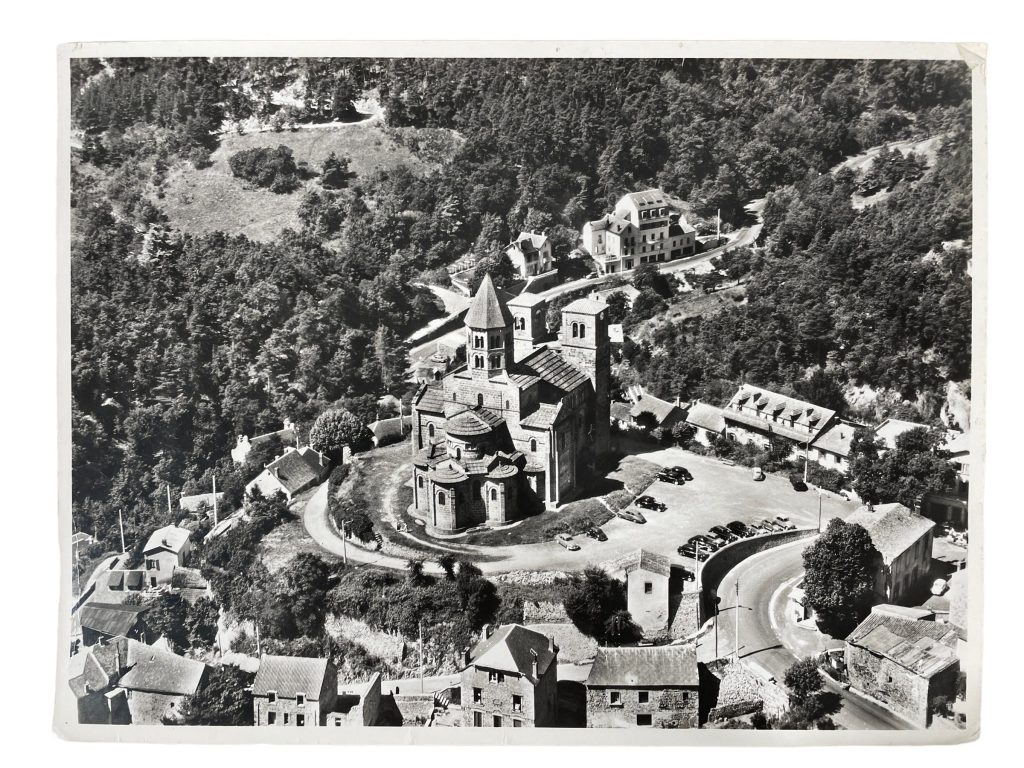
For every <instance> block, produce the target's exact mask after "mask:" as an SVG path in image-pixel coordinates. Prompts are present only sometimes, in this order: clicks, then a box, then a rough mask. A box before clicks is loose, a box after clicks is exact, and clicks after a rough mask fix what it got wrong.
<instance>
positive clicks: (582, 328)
mask: <svg viewBox="0 0 1024 768" xmlns="http://www.w3.org/2000/svg"><path fill="white" fill-rule="evenodd" d="M580 338H581V339H585V338H587V326H585V325H584V324H583V323H580Z"/></svg>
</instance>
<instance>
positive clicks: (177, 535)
mask: <svg viewBox="0 0 1024 768" xmlns="http://www.w3.org/2000/svg"><path fill="white" fill-rule="evenodd" d="M191 536H192V531H189V530H187V529H185V528H179V527H178V526H176V525H165V526H164V527H163V528H157V529H156V530H155V531H153V533H152V534H150V537H149V540H148V541H147V542H146V548H145V550H143V551H144V553H145V554H147V555H148V554H149V553H150V552H156V551H157V550H159V549H166V550H167V551H168V552H174V553H175V554H177V553H178V552H181V549H182V547H184V546H185V543H186V542H187V541H188V540H189V538H191Z"/></svg>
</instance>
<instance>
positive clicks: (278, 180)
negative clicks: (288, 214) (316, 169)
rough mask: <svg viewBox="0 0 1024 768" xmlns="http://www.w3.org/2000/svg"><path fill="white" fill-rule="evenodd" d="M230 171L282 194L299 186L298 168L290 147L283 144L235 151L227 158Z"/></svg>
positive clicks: (259, 185) (258, 185)
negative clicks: (272, 147) (275, 146)
mask: <svg viewBox="0 0 1024 768" xmlns="http://www.w3.org/2000/svg"><path fill="white" fill-rule="evenodd" d="M228 164H229V165H230V166H231V173H232V174H234V175H235V176H236V177H238V178H240V179H245V180H246V181H248V182H250V183H251V184H255V185H256V186H257V187H264V188H266V189H269V190H270V191H271V192H275V193H278V194H282V193H285V192H291V191H293V190H295V189H297V188H298V186H299V168H298V166H297V165H296V164H295V157H294V155H293V154H292V151H291V149H289V148H288V147H286V146H284V145H283V144H282V145H280V146H278V147H277V149H271V148H269V147H255V148H253V149H243V150H242V151H241V152H236V153H235V154H233V155H232V156H231V159H230V160H228Z"/></svg>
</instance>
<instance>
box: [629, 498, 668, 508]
mask: <svg viewBox="0 0 1024 768" xmlns="http://www.w3.org/2000/svg"><path fill="white" fill-rule="evenodd" d="M633 503H634V504H636V505H637V506H638V507H640V509H652V510H656V511H658V512H664V511H665V510H666V509H668V507H667V506H666V505H665V504H664V503H662V502H660V501H658V500H657V499H656V498H654V497H653V496H640V497H638V498H637V500H636V501H634V502H633Z"/></svg>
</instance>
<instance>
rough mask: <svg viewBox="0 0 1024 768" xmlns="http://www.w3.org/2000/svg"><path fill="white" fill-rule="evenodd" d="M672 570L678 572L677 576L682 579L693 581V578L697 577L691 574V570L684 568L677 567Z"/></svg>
mask: <svg viewBox="0 0 1024 768" xmlns="http://www.w3.org/2000/svg"><path fill="white" fill-rule="evenodd" d="M674 570H675V571H676V573H678V574H679V578H681V579H682V580H683V581H693V580H694V579H695V578H697V577H696V576H694V575H693V571H689V570H687V569H686V568H678V567H677V568H675V569H674Z"/></svg>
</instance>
